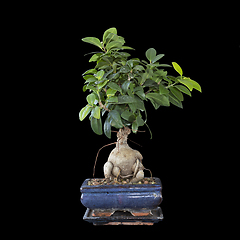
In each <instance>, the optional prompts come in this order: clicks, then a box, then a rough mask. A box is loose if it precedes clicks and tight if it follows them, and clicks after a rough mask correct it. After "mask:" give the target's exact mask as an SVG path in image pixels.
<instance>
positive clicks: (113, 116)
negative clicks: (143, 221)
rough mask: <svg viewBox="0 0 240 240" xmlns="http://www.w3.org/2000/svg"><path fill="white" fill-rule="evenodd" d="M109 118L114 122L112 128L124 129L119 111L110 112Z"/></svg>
mask: <svg viewBox="0 0 240 240" xmlns="http://www.w3.org/2000/svg"><path fill="white" fill-rule="evenodd" d="M108 116H109V117H111V119H112V120H113V121H114V122H112V123H111V124H112V126H114V127H116V128H123V127H124V126H123V123H122V120H121V116H120V114H119V112H118V111H117V110H112V111H110V112H109V114H108Z"/></svg>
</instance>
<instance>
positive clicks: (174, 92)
mask: <svg viewBox="0 0 240 240" xmlns="http://www.w3.org/2000/svg"><path fill="white" fill-rule="evenodd" d="M170 91H171V92H172V94H173V95H174V96H175V97H176V98H177V99H178V100H179V101H183V95H182V93H181V92H180V91H179V90H178V89H176V88H175V87H170Z"/></svg>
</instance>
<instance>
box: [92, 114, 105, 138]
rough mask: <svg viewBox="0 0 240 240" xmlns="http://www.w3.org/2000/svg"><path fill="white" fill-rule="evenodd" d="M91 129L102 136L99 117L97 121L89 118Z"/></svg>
mask: <svg viewBox="0 0 240 240" xmlns="http://www.w3.org/2000/svg"><path fill="white" fill-rule="evenodd" d="M91 127H92V130H93V131H94V132H95V133H96V134H98V135H102V134H103V132H102V120H101V117H100V118H99V119H97V118H94V117H92V118H91Z"/></svg>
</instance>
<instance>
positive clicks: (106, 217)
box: [83, 207, 163, 225]
mask: <svg viewBox="0 0 240 240" xmlns="http://www.w3.org/2000/svg"><path fill="white" fill-rule="evenodd" d="M96 215H97V216H96ZM83 220H85V221H87V222H90V223H93V225H153V224H154V223H157V222H159V221H161V220H163V213H162V209H161V208H160V207H157V208H155V209H144V210H139V211H136V209H127V210H125V211H113V210H111V211H107V210H105V211H102V210H92V209H89V208H87V210H86V212H85V215H84V217H83Z"/></svg>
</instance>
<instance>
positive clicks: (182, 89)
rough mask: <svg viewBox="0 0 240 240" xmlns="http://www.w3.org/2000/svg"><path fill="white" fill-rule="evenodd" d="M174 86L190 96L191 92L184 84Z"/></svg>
mask: <svg viewBox="0 0 240 240" xmlns="http://www.w3.org/2000/svg"><path fill="white" fill-rule="evenodd" d="M175 88H177V89H178V90H180V91H181V92H183V93H185V94H187V95H189V96H190V97H191V96H192V95H191V92H190V91H189V90H188V89H187V88H186V87H184V86H182V85H175Z"/></svg>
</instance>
